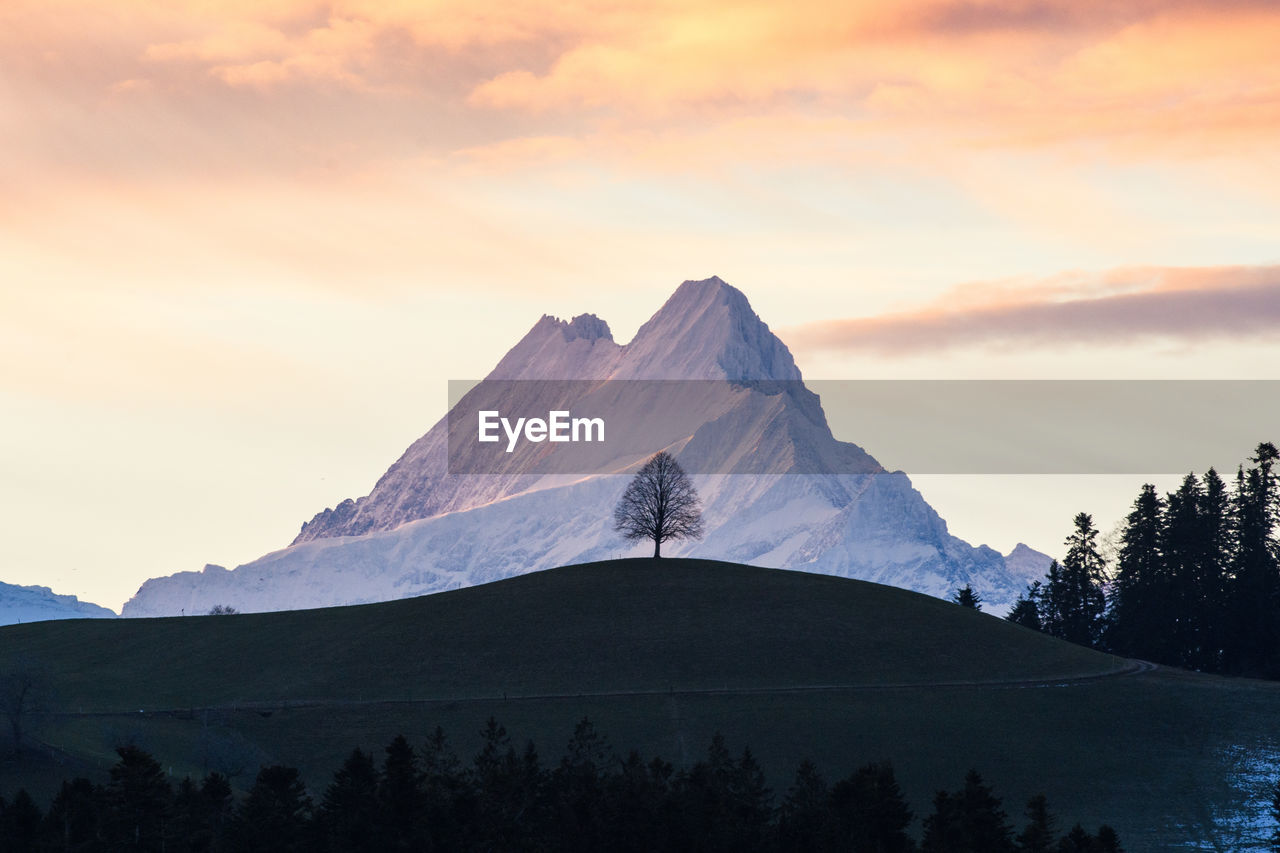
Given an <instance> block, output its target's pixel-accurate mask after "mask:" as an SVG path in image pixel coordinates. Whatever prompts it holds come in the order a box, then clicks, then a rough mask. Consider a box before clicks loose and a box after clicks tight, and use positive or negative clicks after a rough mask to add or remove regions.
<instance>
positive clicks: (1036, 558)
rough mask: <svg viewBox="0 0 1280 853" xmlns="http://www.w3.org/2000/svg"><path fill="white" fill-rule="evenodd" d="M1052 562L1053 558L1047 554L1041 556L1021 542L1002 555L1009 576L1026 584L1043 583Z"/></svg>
mask: <svg viewBox="0 0 1280 853" xmlns="http://www.w3.org/2000/svg"><path fill="white" fill-rule="evenodd" d="M1052 562H1053V558H1052V557H1050V556H1049V555H1048V554H1042V553H1041V552H1039V551H1037V550H1036V549H1034V548H1031V547H1029V546H1027V545H1024V544H1022V543H1021V542H1019V543H1018V544H1017V545H1015V546H1013V550H1012V551H1010V552H1009V553H1008V554H1005V555H1004V565H1005V568H1006V569H1008V570H1009V574H1011V575H1013V576H1014V577H1016V578H1022V579H1023V581H1025V582H1026V583H1028V584H1029V583H1031V582H1032V581H1043V580H1044V576H1045V575H1046V574H1048V572H1049V564H1050V563H1052Z"/></svg>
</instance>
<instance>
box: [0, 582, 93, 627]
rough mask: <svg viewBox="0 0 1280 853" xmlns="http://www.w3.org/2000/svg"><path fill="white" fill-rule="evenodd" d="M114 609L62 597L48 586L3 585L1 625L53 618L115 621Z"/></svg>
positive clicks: (0, 593) (0, 586) (1, 588)
mask: <svg viewBox="0 0 1280 853" xmlns="http://www.w3.org/2000/svg"><path fill="white" fill-rule="evenodd" d="M114 618H116V614H115V612H114V611H112V610H108V609H107V608H105V607H100V606H99V605H97V604H93V603H92V602H89V601H81V600H80V599H78V598H76V597H75V596H74V595H59V594H57V593H56V592H54V591H53V590H51V589H49V587H47V586H18V585H16V584H10V583H3V582H0V625H17V624H18V623H21V622H44V621H46V620H49V619H114Z"/></svg>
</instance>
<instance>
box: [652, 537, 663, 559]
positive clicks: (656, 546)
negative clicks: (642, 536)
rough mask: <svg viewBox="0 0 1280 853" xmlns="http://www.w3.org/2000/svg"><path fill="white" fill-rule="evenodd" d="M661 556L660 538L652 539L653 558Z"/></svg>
mask: <svg viewBox="0 0 1280 853" xmlns="http://www.w3.org/2000/svg"><path fill="white" fill-rule="evenodd" d="M661 556H662V540H661V539H654V540H653V559H655V560H656V559H658V558H659V557H661Z"/></svg>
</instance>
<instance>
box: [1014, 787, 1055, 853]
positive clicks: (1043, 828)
mask: <svg viewBox="0 0 1280 853" xmlns="http://www.w3.org/2000/svg"><path fill="white" fill-rule="evenodd" d="M1026 815H1027V825H1026V827H1025V828H1024V829H1023V830H1022V832H1020V833H1018V839H1017V840H1018V851H1019V853H1052V850H1053V846H1054V833H1055V831H1056V830H1055V828H1054V823H1055V821H1054V819H1053V815H1051V814H1050V813H1049V801H1048V800H1047V799H1046V798H1045V795H1044V794H1036V795H1035V796H1034V797H1032V798H1031V799H1030V800H1028V801H1027V811H1026Z"/></svg>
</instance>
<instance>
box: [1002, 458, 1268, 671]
mask: <svg viewBox="0 0 1280 853" xmlns="http://www.w3.org/2000/svg"><path fill="white" fill-rule="evenodd" d="M1278 457H1280V453H1277V451H1276V447H1275V445H1273V444H1270V443H1263V444H1259V445H1258V447H1257V450H1256V451H1255V453H1254V455H1253V456H1252V457H1250V459H1249V463H1250V464H1249V466H1248V467H1245V466H1244V465H1241V466H1240V467H1239V469H1238V470H1237V472H1236V476H1235V483H1234V484H1233V485H1228V484H1227V483H1226V482H1225V481H1224V480H1223V479H1222V478H1221V477H1220V476H1219V475H1218V473H1217V472H1216V471H1215V470H1213V469H1212V468H1210V469H1209V470H1208V471H1207V472H1205V474H1204V476H1203V477H1197V476H1196V475H1195V474H1194V473H1191V474H1187V476H1186V477H1185V478H1184V479H1183V481H1182V485H1181V486H1180V487H1179V488H1178V490H1177V491H1175V492H1171V493H1169V494H1167V495H1165V496H1164V497H1161V496H1160V495H1159V494H1158V493H1157V492H1156V489H1155V487H1154V486H1152V485H1150V484H1147V485H1145V486H1143V487H1142V490H1141V492H1140V493H1139V494H1138V497H1137V498H1136V499H1135V500H1134V502H1133V508H1132V510H1131V511H1130V513H1129V515H1128V516H1127V517H1126V518H1125V521H1124V524H1123V527H1122V530H1121V534H1120V540H1119V542H1118V543H1117V544H1118V551H1117V554H1116V558H1115V566H1114V570H1113V571H1110V572H1108V571H1107V570H1106V569H1107V567H1106V564H1105V561H1104V560H1103V558H1102V556H1101V555H1100V553H1099V548H1098V543H1097V536H1098V532H1097V530H1096V529H1095V528H1094V527H1093V519H1092V518H1091V517H1090V516H1089V515H1088V514H1086V513H1080V514H1079V515H1077V516H1076V517H1075V531H1074V532H1073V533H1072V534H1071V536H1070V537H1068V538H1067V541H1066V544H1067V554H1066V556H1065V557H1064V558H1063V560H1062V562H1061V563H1060V564H1059V563H1058V562H1056V561H1055V562H1054V563H1053V565H1052V566H1051V567H1050V569H1049V574H1048V576H1047V577H1046V578H1045V580H1044V582H1040V581H1036V582H1035V583H1033V584H1032V585H1031V586H1029V587H1028V588H1027V591H1026V592H1025V593H1024V594H1023V595H1022V597H1021V598H1019V600H1018V602H1017V603H1016V604H1015V605H1014V607H1013V609H1012V610H1011V611H1010V612H1009V615H1008V617H1007V618H1008V619H1010V620H1011V621H1013V622H1017V623H1019V624H1022V625H1026V626H1027V627H1029V628H1035V629H1037V630H1040V631H1044V632H1046V633H1049V634H1053V635H1054V636H1057V637H1061V638H1063V639H1066V640H1070V641H1072V642H1075V643H1080V644H1082V645H1087V646H1093V647H1094V648H1100V649H1104V650H1106V651H1111V652H1115V653H1117V654H1122V655H1126V656H1129V657H1138V658H1143V659H1146V660H1151V661H1156V662H1158V663H1163V664H1169V665H1171V666H1180V667H1186V668H1188V669H1197V670H1200V671H1203V672H1221V673H1228V674H1233V675H1248V676H1257V677H1264V678H1278V677H1280V541H1277V538H1276V532H1277V528H1278V527H1280V487H1278V485H1277V472H1276V461H1277V458H1278Z"/></svg>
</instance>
